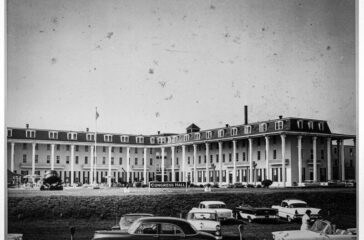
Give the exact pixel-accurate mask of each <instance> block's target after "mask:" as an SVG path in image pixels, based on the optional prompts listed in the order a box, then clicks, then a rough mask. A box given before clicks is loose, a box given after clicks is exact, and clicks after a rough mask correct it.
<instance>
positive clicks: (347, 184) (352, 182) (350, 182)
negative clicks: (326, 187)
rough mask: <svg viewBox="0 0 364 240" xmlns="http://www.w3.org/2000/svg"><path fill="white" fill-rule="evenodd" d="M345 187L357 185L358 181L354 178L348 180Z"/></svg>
mask: <svg viewBox="0 0 364 240" xmlns="http://www.w3.org/2000/svg"><path fill="white" fill-rule="evenodd" d="M345 187H356V181H355V180H353V179H350V180H346V181H345Z"/></svg>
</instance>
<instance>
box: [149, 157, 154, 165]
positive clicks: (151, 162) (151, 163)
mask: <svg viewBox="0 0 364 240" xmlns="http://www.w3.org/2000/svg"><path fill="white" fill-rule="evenodd" d="M149 165H150V166H152V165H153V158H150V159H149Z"/></svg>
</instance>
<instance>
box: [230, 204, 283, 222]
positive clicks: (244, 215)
mask: <svg viewBox="0 0 364 240" xmlns="http://www.w3.org/2000/svg"><path fill="white" fill-rule="evenodd" d="M233 213H234V216H235V219H246V220H248V222H253V221H276V220H278V218H279V217H278V215H277V214H278V210H277V209H273V208H255V207H252V206H250V205H245V204H244V205H241V206H238V207H236V208H235V209H234V211H233Z"/></svg>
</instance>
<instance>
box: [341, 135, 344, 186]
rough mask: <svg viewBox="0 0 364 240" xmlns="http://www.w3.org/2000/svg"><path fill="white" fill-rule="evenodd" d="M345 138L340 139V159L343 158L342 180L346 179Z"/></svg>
mask: <svg viewBox="0 0 364 240" xmlns="http://www.w3.org/2000/svg"><path fill="white" fill-rule="evenodd" d="M344 146H345V145H344V140H340V154H341V157H340V160H341V181H345V151H344Z"/></svg>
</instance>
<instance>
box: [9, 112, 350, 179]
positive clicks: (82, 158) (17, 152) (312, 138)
mask: <svg viewBox="0 0 364 240" xmlns="http://www.w3.org/2000/svg"><path fill="white" fill-rule="evenodd" d="M355 139H356V137H355V135H347V134H337V133H332V132H331V131H330V128H329V126H328V124H327V122H326V121H323V120H314V119H302V118H282V117H279V118H278V119H275V120H268V121H263V122H255V123H248V122H247V118H245V124H242V125H238V126H229V125H226V126H224V127H220V128H216V129H209V130H200V128H199V127H197V126H196V125H195V124H192V125H190V126H189V127H188V128H187V132H186V133H182V134H156V135H148V136H146V135H129V134H128V135H126V134H116V133H97V139H96V142H97V144H96V152H95V133H94V132H90V131H88V130H86V131H82V132H80V131H63V130H45V129H32V128H29V126H28V125H27V127H26V128H8V129H7V142H8V146H7V153H8V154H7V156H8V158H7V161H8V162H7V163H8V168H9V170H10V171H12V172H15V173H20V174H23V175H27V174H29V175H41V176H43V175H44V173H45V172H46V171H47V170H51V169H52V170H55V171H57V172H58V174H59V175H60V176H61V179H62V180H63V181H64V182H68V183H71V184H72V183H76V182H82V183H90V180H91V179H92V178H91V175H92V174H93V173H94V178H95V181H97V182H98V183H100V182H105V181H106V182H107V181H111V179H112V181H116V182H134V181H143V182H144V183H148V182H149V181H162V182H163V181H173V182H175V181H176V182H177V181H190V182H192V183H195V184H205V183H215V182H216V183H219V184H224V183H237V182H241V183H253V182H260V181H262V180H264V179H271V180H273V182H274V183H273V185H275V186H293V185H296V184H298V185H300V184H302V183H303V182H304V181H305V180H312V181H314V182H326V181H328V180H333V179H338V180H345V179H348V178H350V179H355V162H356V155H355ZM344 140H353V141H351V142H353V143H354V144H353V145H352V146H346V145H344ZM95 156H96V157H95ZM91 159H94V160H95V162H93V161H91ZM161 176H164V178H162V177H161ZM108 179H110V180H108ZM109 183H110V182H109Z"/></svg>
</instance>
